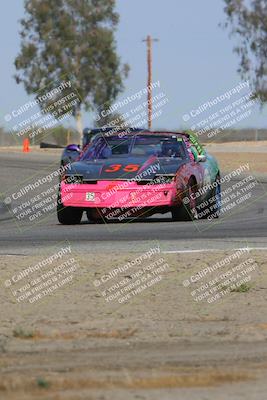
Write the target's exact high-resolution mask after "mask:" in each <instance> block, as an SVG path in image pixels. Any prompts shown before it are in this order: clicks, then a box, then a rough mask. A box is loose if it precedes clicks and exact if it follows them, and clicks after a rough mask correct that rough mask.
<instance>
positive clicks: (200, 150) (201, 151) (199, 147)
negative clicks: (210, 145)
mask: <svg viewBox="0 0 267 400" xmlns="http://www.w3.org/2000/svg"><path fill="white" fill-rule="evenodd" d="M186 133H187V134H188V135H189V140H190V142H191V143H192V145H194V146H195V148H196V149H197V152H198V154H202V155H204V154H205V150H204V148H203V146H202V145H201V144H200V143H199V141H198V138H197V136H196V135H195V134H194V133H193V132H190V131H186Z"/></svg>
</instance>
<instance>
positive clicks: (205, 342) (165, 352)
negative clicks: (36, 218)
mask: <svg viewBox="0 0 267 400" xmlns="http://www.w3.org/2000/svg"><path fill="white" fill-rule="evenodd" d="M148 251H150V252H151V249H148ZM155 251H156V250H155ZM144 254H146V256H147V257H146V258H145V256H144ZM148 254H149V253H148V252H144V253H142V254H138V253H134V252H132V253H123V254H122V253H119V252H116V251H114V252H113V253H112V254H110V253H108V254H103V253H94V254H90V257H88V255H82V254H76V255H74V258H75V265H76V269H74V270H71V265H72V267H73V265H74V264H73V263H72V264H71V263H70V265H67V264H66V265H65V266H64V268H63V267H62V262H63V261H64V262H67V261H68V260H69V261H70V259H66V260H65V259H64V260H63V259H62V260H60V262H59V263H58V264H56V267H57V273H60V274H61V278H62V274H63V275H64V273H63V271H65V270H66V271H67V270H68V271H69V272H68V273H67V274H66V275H65V278H66V277H67V276H68V277H69V276H70V274H72V276H73V279H72V280H71V281H69V282H67V283H66V284H65V285H62V286H60V287H59V289H57V290H54V291H53V292H50V293H49V292H47V293H48V294H47V295H45V296H44V297H43V298H41V299H38V300H36V301H35V302H33V303H29V301H27V298H24V299H23V295H25V293H26V292H27V288H26V289H25V286H26V285H27V283H30V286H31V289H33V288H35V289H34V293H35V295H37V294H38V290H37V289H36V288H37V286H38V285H39V284H40V282H41V281H43V282H47V281H48V279H49V278H51V277H50V276H49V274H48V272H49V271H51V268H52V264H51V265H50V266H46V267H44V268H43V269H42V270H35V272H33V273H32V272H29V271H30V270H29V266H31V267H33V266H36V265H39V262H40V260H42V259H47V256H48V254H46V255H43V256H42V258H41V257H40V255H36V256H27V257H25V256H19V255H18V256H14V255H13V256H12V255H10V256H2V257H1V264H0V271H1V278H2V282H3V284H4V287H3V288H2V289H3V290H2V291H1V305H2V307H1V309H2V314H1V325H0V326H1V327H0V339H1V340H0V350H1V354H0V365H1V372H2V381H1V385H0V394H1V396H2V397H3V398H5V399H11V400H13V399H17V398H20V399H27V400H28V399H29V400H31V399H35V398H36V397H37V396H38V398H40V399H62V400H63V399H89V398H90V399H100V398H101V399H114V398H116V399H119V400H120V399H136V398H142V399H156V400H157V399H162V390H164V399H183V400H184V399H186V400H187V399H188V400H189V399H190V400H191V399H193V400H194V399H199V398H207V399H212V398H216V399H225V398H227V399H234V400H237V399H240V398H242V399H249V400H254V399H260V398H264V397H260V393H264V391H265V393H266V384H265V379H264V376H265V373H266V367H267V344H266V343H267V320H266V312H265V311H266V300H265V297H266V290H267V272H266V271H267V268H266V266H267V261H266V255H267V252H264V251H261V252H259V251H258V252H255V251H251V252H249V253H248V252H246V251H243V252H241V253H240V254H239V253H237V251H235V250H233V251H229V252H223V251H221V252H215V253H196V254H194V253H193V254H191V253H186V254H185V253H177V254H165V253H158V252H157V253H155V252H154V254H152V255H151V256H149V255H148ZM140 257H141V258H140ZM138 260H139V261H140V260H141V261H140V262H139V261H138ZM60 265H61V269H60ZM18 266H19V267H18ZM54 267H55V265H54V264H53V268H54ZM209 268H210V269H209ZM230 270H231V271H232V272H231V274H230V275H229V271H230ZM25 271H28V272H25ZM140 271H141V272H140ZM25 274H26V275H25ZM45 274H48V275H46V276H45ZM148 274H150V277H148ZM237 274H238V275H239V278H236V279H237V280H236V281H235V284H236V286H235V287H234V286H233V284H234V280H232V281H231V280H229V279H230V278H231V277H233V276H234V277H236V276H237ZM42 276H44V278H42ZM248 276H250V280H246V281H245V279H247V278H248ZM12 277H13V278H14V279H15V280H17V282H16V283H14V282H13V281H12ZM159 277H161V279H159ZM38 278H39V279H41V281H39V282H37V280H38ZM61 278H60V279H61ZM216 279H217V281H216ZM9 280H11V281H12V284H11V285H10V284H9ZM138 280H139V281H140V283H139V284H136V282H137V281H138ZM241 282H243V283H241ZM50 287H52V286H51V284H50V285H47V286H46V287H45V288H44V287H43V288H42V290H43V291H44V290H48V288H50ZM122 288H124V289H123V290H121V289H122ZM126 288H128V289H127V290H126ZM129 288H130V289H129ZM207 289H208V291H209V294H208V295H207V294H205V293H207ZM39 292H40V291H39ZM117 293H119V295H117ZM129 293H130V294H131V297H130V298H129V299H128V300H127V299H126V300H125V301H123V302H122V301H121V300H122V299H123V298H124V297H126V295H127V294H129ZM219 293H221V297H220V298H217V299H216V298H215V297H216V296H218V294H219ZM19 296H22V297H21V298H20V301H18V299H19ZM30 298H33V297H30ZM212 298H214V300H213V301H210V302H209V301H208V300H211V299H212ZM28 299H29V297H28ZM255 386H256V387H257V389H255ZM222 387H223V389H222ZM222 393H223V395H224V396H227V397H223V396H222ZM239 396H241V397H239Z"/></svg>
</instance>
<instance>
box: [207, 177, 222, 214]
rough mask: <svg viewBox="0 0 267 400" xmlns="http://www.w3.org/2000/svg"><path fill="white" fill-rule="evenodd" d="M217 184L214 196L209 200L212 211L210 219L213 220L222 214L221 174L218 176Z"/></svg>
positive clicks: (210, 211) (210, 210) (213, 192)
mask: <svg viewBox="0 0 267 400" xmlns="http://www.w3.org/2000/svg"><path fill="white" fill-rule="evenodd" d="M215 182H216V187H215V188H213V191H212V194H211V196H210V198H209V203H210V207H209V208H210V209H209V213H208V218H211V219H214V218H219V216H220V212H221V183H220V175H219V174H218V175H217V176H216V179H215Z"/></svg>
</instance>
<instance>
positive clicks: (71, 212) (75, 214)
mask: <svg viewBox="0 0 267 400" xmlns="http://www.w3.org/2000/svg"><path fill="white" fill-rule="evenodd" d="M82 215H83V210H82V209H80V208H78V207H64V206H63V204H62V203H61V199H60V195H59V196H58V202H57V219H58V222H59V223H60V224H63V225H76V224H79V223H80V222H81V219H82Z"/></svg>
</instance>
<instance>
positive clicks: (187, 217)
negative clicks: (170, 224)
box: [171, 178, 197, 221]
mask: <svg viewBox="0 0 267 400" xmlns="http://www.w3.org/2000/svg"><path fill="white" fill-rule="evenodd" d="M192 192H194V193H195V192H197V187H196V183H195V180H194V179H193V178H191V179H190V180H189V182H188V186H187V189H186V191H185V194H184V197H183V203H182V205H181V206H176V207H173V208H172V209H171V213H172V220H173V221H193V220H194V219H197V211H196V204H195V202H194V204H193V202H192V199H191V197H190V194H191V193H192ZM187 199H188V200H189V201H187Z"/></svg>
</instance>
